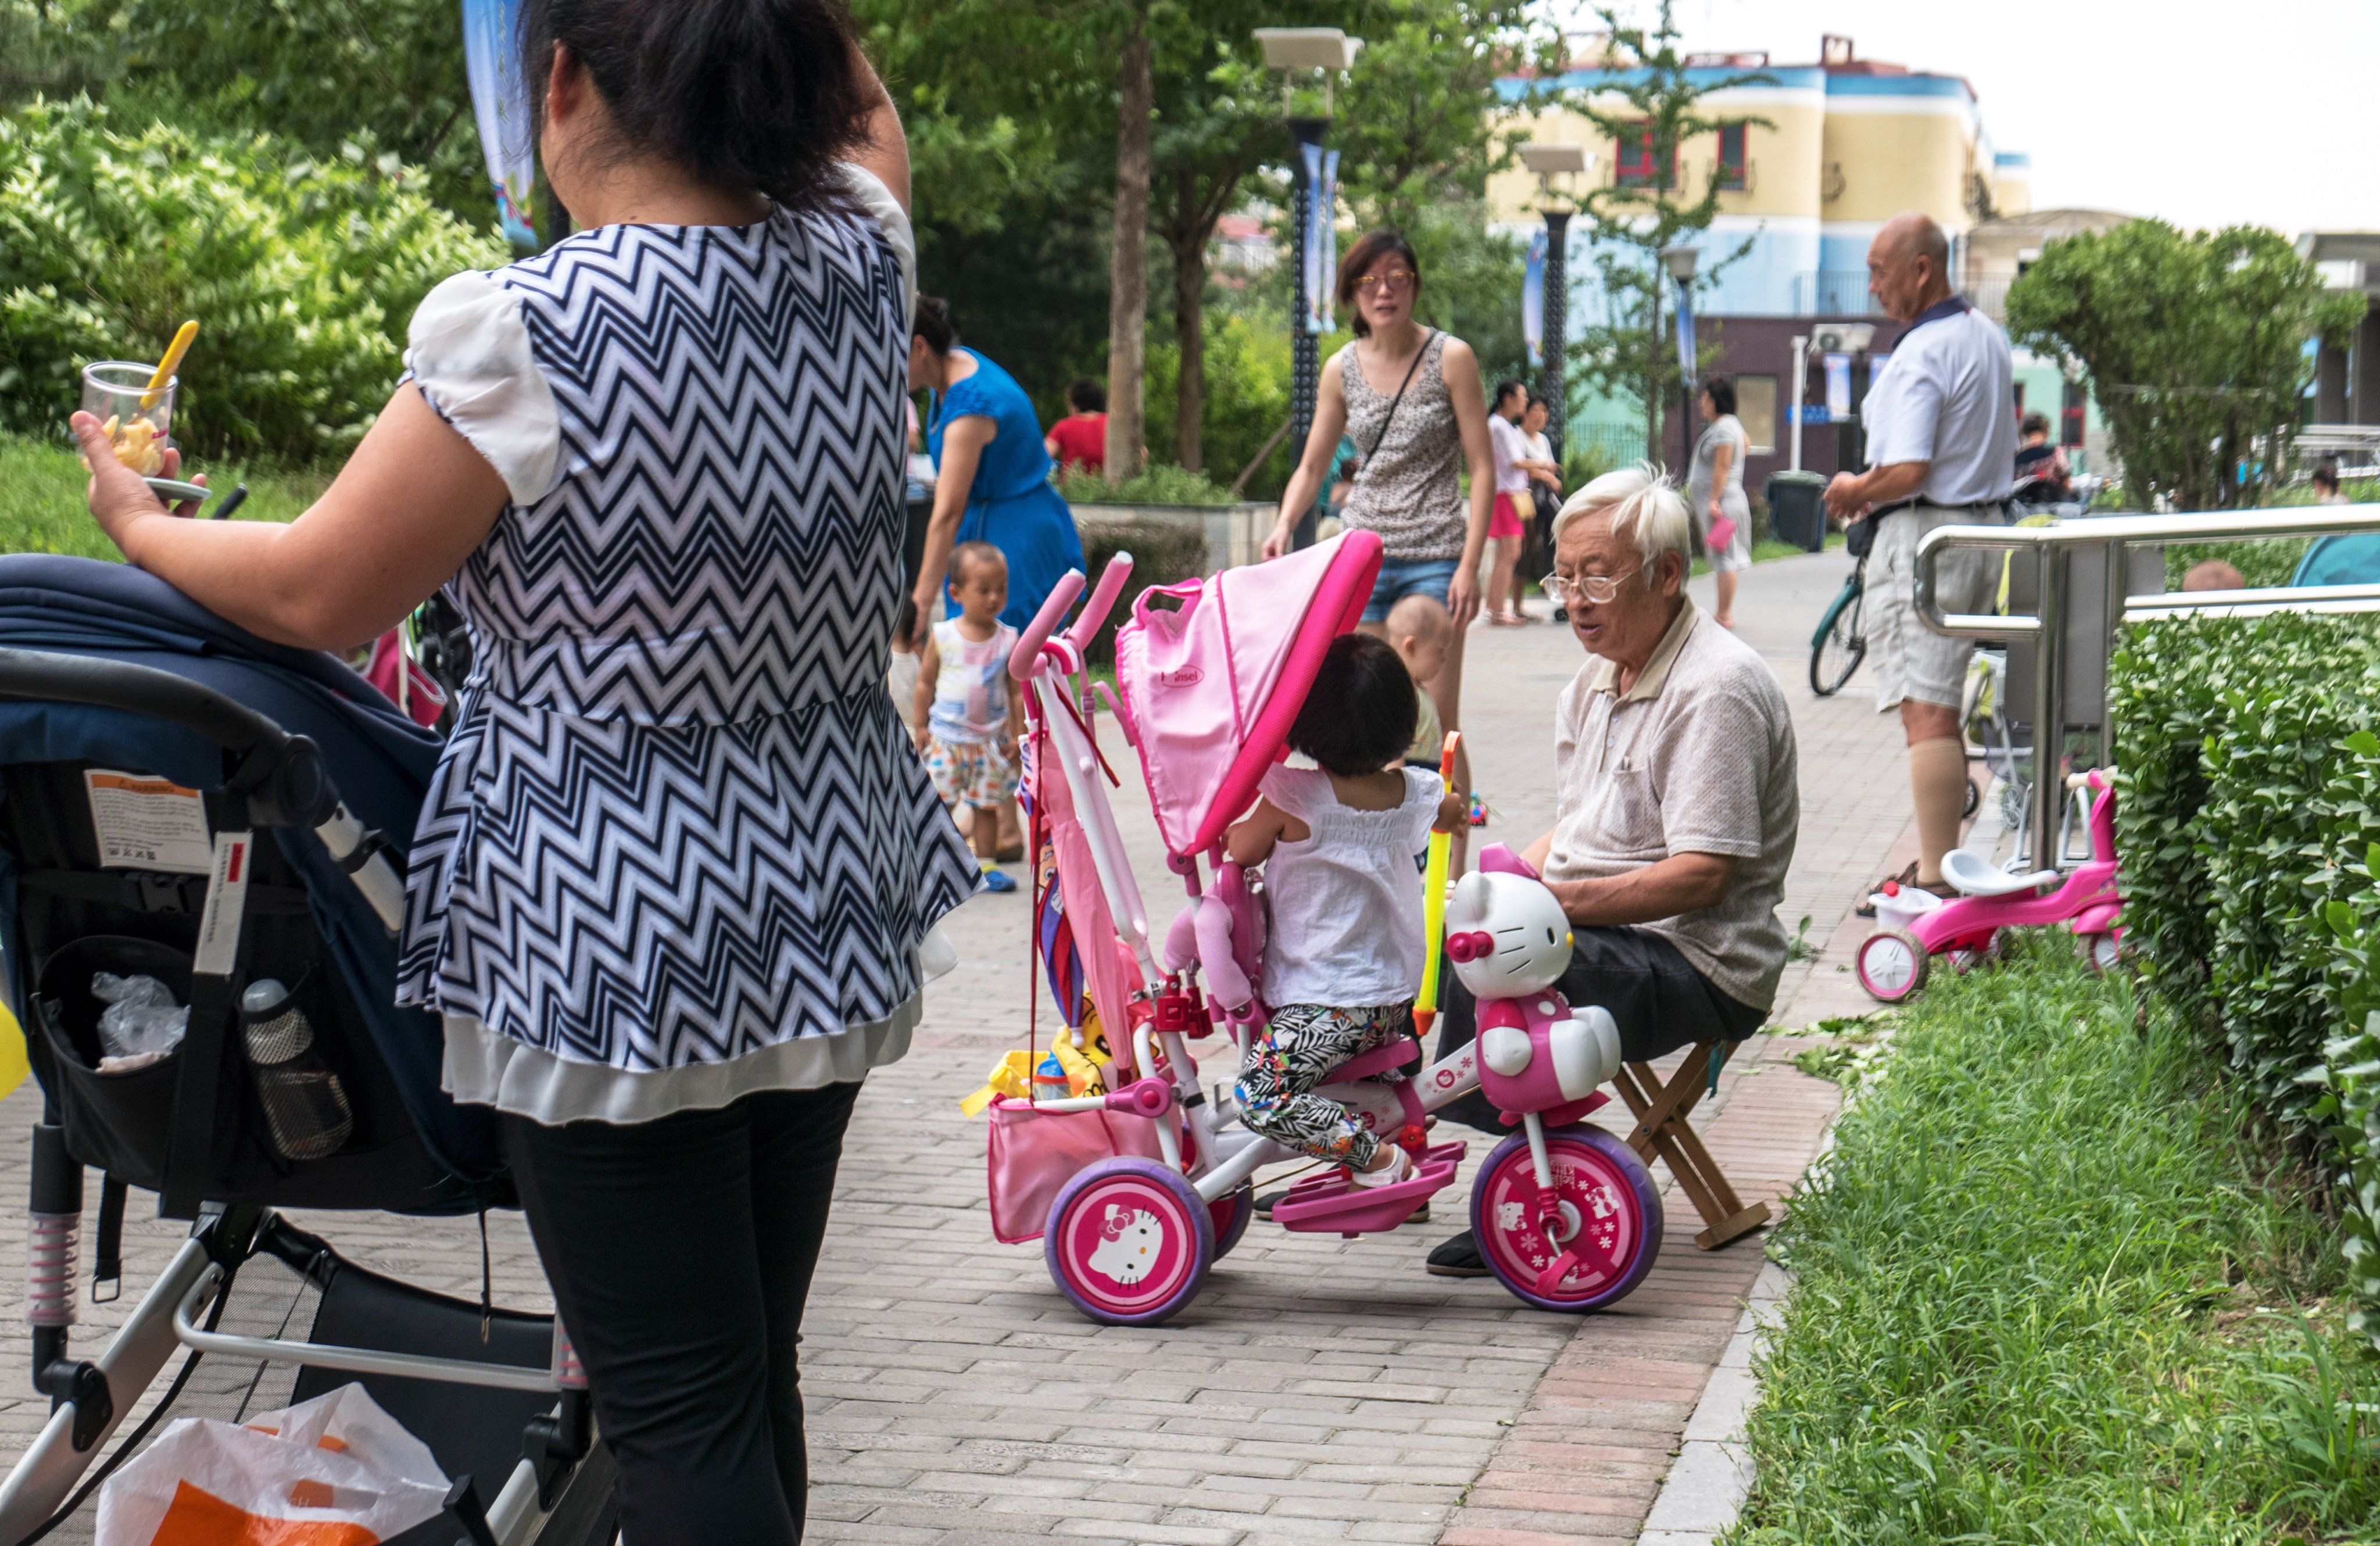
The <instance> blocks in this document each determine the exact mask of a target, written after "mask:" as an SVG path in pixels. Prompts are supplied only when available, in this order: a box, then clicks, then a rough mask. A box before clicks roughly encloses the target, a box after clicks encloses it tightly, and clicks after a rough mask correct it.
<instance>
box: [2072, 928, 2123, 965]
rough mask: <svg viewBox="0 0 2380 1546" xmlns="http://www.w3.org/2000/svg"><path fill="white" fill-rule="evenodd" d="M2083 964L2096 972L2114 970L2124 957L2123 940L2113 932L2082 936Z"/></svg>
mask: <svg viewBox="0 0 2380 1546" xmlns="http://www.w3.org/2000/svg"><path fill="white" fill-rule="evenodd" d="M2082 945H2083V965H2084V966H2086V967H2088V968H2091V969H2092V970H2093V971H2095V972H2105V971H2113V970H2114V969H2115V967H2116V963H2117V962H2118V961H2119V960H2121V959H2122V958H2123V954H2124V946H2123V942H2122V941H2120V940H2119V939H2117V938H2116V936H2115V935H2113V934H2084V935H2083V936H2082Z"/></svg>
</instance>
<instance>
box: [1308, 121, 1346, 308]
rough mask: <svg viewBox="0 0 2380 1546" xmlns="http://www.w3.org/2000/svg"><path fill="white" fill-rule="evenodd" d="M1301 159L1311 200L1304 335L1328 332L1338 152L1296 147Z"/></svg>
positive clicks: (1335, 256)
mask: <svg viewBox="0 0 2380 1546" xmlns="http://www.w3.org/2000/svg"><path fill="white" fill-rule="evenodd" d="M1298 150H1299V152H1302V153H1303V154H1304V155H1305V186H1306V187H1307V188H1308V189H1311V190H1312V194H1313V196H1312V197H1311V198H1309V199H1308V200H1307V201H1306V205H1305V276H1304V277H1305V296H1304V297H1303V299H1304V301H1305V331H1306V332H1308V333H1314V334H1322V333H1328V332H1330V325H1331V315H1330V305H1331V300H1332V296H1331V287H1332V284H1333V282H1334V281H1335V280H1336V279H1337V278H1338V274H1339V223H1338V221H1337V219H1336V218H1335V213H1336V210H1337V206H1338V203H1339V152H1337V151H1326V150H1324V149H1323V148H1322V147H1321V146H1319V145H1300V146H1299V147H1298Z"/></svg>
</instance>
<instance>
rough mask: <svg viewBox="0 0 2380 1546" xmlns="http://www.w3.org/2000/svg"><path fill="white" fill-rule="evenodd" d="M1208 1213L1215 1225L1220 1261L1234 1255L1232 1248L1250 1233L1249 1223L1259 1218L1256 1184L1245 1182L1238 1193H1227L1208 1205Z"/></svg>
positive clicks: (1218, 1258) (1216, 1251)
mask: <svg viewBox="0 0 2380 1546" xmlns="http://www.w3.org/2000/svg"><path fill="white" fill-rule="evenodd" d="M1207 1213H1208V1217H1209V1218H1211V1219H1213V1220H1214V1223H1215V1260H1218V1261H1220V1260H1223V1258H1225V1257H1227V1256H1229V1255H1231V1254H1232V1248H1233V1246H1236V1245H1238V1244H1239V1243H1240V1236H1243V1235H1245V1234H1246V1233H1247V1232H1248V1221H1249V1220H1250V1219H1253V1218H1255V1217H1256V1216H1257V1186H1256V1183H1255V1182H1253V1181H1249V1182H1245V1183H1243V1184H1242V1186H1241V1187H1240V1188H1239V1189H1238V1190H1237V1191H1233V1192H1225V1193H1224V1194H1223V1195H1222V1196H1221V1197H1219V1198H1217V1199H1215V1200H1214V1201H1212V1202H1210V1203H1208V1205H1207Z"/></svg>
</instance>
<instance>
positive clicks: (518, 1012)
mask: <svg viewBox="0 0 2380 1546" xmlns="http://www.w3.org/2000/svg"><path fill="white" fill-rule="evenodd" d="M851 180H852V184H853V189H854V191H855V193H856V196H857V198H858V201H859V202H861V203H862V204H864V205H865V206H867V207H868V210H869V212H870V213H869V214H868V216H865V217H863V216H861V215H857V214H847V213H816V214H804V215H798V216H796V215H789V214H787V213H784V212H783V211H778V212H776V213H774V214H773V215H772V216H771V218H770V219H769V220H767V221H766V222H764V223H762V224H759V225H749V226H667V225H612V226H604V227H601V228H599V229H596V230H591V231H587V232H584V233H581V234H580V235H577V236H575V237H570V238H569V239H568V240H566V241H564V242H561V243H559V244H557V245H556V246H555V247H553V248H552V249H551V250H548V251H546V252H544V253H542V254H540V256H538V257H536V258H532V259H528V260H526V261H524V262H518V263H515V264H513V265H512V266H511V267H509V268H505V269H500V270H497V271H496V272H494V273H493V274H458V275H456V276H455V278H453V279H450V280H448V281H447V282H446V283H445V284H443V285H441V286H439V287H438V288H437V289H436V290H435V291H433V292H432V293H431V296H430V297H429V298H427V299H426V300H425V301H424V302H423V303H422V306H421V310H420V311H419V313H418V314H417V316H416V317H415V319H414V324H413V330H412V338H411V347H409V348H408V349H407V355H406V361H407V368H408V371H409V372H410V375H411V378H412V379H413V380H414V382H415V383H417V384H418V385H419V388H420V389H421V391H422V394H423V396H425V397H426V398H427V399H428V400H429V401H430V403H431V406H432V407H434V408H437V409H438V411H439V412H440V413H441V415H442V416H443V417H444V418H445V419H446V420H447V421H448V422H449V423H451V424H453V425H454V426H455V428H456V429H457V430H459V431H461V432H462V433H463V434H465V435H466V436H467V437H468V438H469V439H470V440H471V442H472V444H474V445H475V446H476V447H478V448H479V449H480V452H481V453H482V454H483V455H485V456H487V457H488V459H489V461H490V462H491V463H492V465H493V466H494V467H495V468H496V469H497V470H498V471H499V472H501V473H502V474H503V475H504V480H505V483H506V486H507V489H508V490H509V493H510V496H511V498H510V502H509V503H508V504H507V505H506V506H505V508H504V513H503V514H502V516H500V517H498V519H497V521H496V524H495V527H494V529H493V530H492V531H490V533H489V535H488V538H487V541H486V542H483V543H482V544H481V545H480V549H479V550H478V551H477V552H476V553H474V554H472V555H471V557H470V559H469V561H468V563H467V564H466V565H465V566H464V568H463V570H462V572H461V573H460V574H458V575H457V576H455V579H454V580H453V581H452V583H451V587H450V589H451V590H452V592H453V594H454V595H455V599H456V601H457V602H458V603H459V604H460V606H461V608H462V611H463V613H464V615H465V616H466V617H467V618H468V620H469V624H470V629H471V637H472V646H473V651H474V652H473V664H472V673H471V679H470V681H469V682H468V685H467V686H466V688H465V689H464V692H463V695H462V700H461V707H460V713H459V717H458V719H457V722H456V724H455V732H454V735H453V736H452V737H451V738H450V739H449V741H448V743H447V746H446V749H445V754H444V756H443V760H442V761H441V762H440V764H439V769H438V774H437V778H436V780H435V782H434V784H433V785H432V786H431V792H430V795H429V797H428V799H427V801H426V802H425V804H424V806H423V808H422V814H421V821H420V826H419V830H418V832H417V833H416V834H415V839H414V847H413V851H412V855H411V859H410V863H409V866H408V875H407V923H406V929H405V933H404V938H403V942H402V956H401V960H400V964H399V980H398V1001H399V1002H400V1003H403V1004H419V1005H422V1006H425V1007H429V1008H431V1009H434V1010H437V1011H439V1012H440V1013H441V1014H443V1016H445V1023H446V1032H447V1034H446V1043H447V1045H446V1066H445V1078H446V1085H447V1088H448V1089H449V1090H451V1091H452V1092H453V1093H454V1094H455V1096H456V1097H457V1098H458V1099H463V1100H468V1101H475V1102H485V1103H492V1104H495V1105H498V1106H501V1107H503V1108H504V1109H506V1110H510V1111H516V1112H519V1113H521V1114H525V1115H529V1116H533V1117H536V1118H537V1119H539V1120H540V1121H545V1122H560V1121H569V1120H575V1119H577V1118H582V1117H589V1116H598V1117H603V1118H606V1119H608V1120H613V1121H634V1120H643V1119H647V1118H650V1117H655V1116H660V1115H663V1114H667V1113H668V1112H670V1111H674V1110H681V1109H686V1108H688V1107H695V1106H710V1105H718V1104H723V1103H725V1102H727V1101H731V1100H734V1099H735V1098H736V1097H738V1096H740V1095H742V1094H745V1093H748V1092H750V1091H751V1090H756V1089H768V1088H780V1089H782V1088H803V1087H810V1086H816V1085H820V1084H825V1083H830V1082H834V1081H836V1080H839V1079H848V1078H855V1077H858V1076H859V1075H860V1074H862V1073H864V1072H865V1071H866V1069H867V1067H868V1066H869V1065H872V1064H875V1063H880V1062H883V1061H888V1060H889V1059H890V1058H892V1057H897V1056H899V1055H900V1053H902V1052H903V1051H905V1049H906V1045H907V1039H908V1032H909V1029H910V1027H911V1026H913V1025H914V1024H915V1022H916V1019H917V1002H918V991H919V988H920V986H921V978H922V976H923V974H924V971H925V969H926V968H925V967H924V966H923V965H921V959H920V956H921V946H924V947H925V954H926V955H928V956H930V955H931V954H932V953H933V948H934V947H935V946H938V945H939V944H940V941H939V938H936V939H934V940H932V941H930V942H929V939H928V933H929V929H930V928H931V926H932V924H933V922H934V920H935V919H938V918H939V917H940V916H941V914H943V913H944V912H946V911H948V910H949V909H950V908H951V907H954V906H955V905H957V904H958V903H959V902H960V901H962V900H964V899H965V897H966V896H967V895H969V893H970V892H971V891H972V890H973V889H974V887H975V884H976V867H975V865H974V863H973V861H972V860H971V859H970V858H968V856H967V854H966V852H965V846H964V845H963V844H962V842H961V841H960V839H959V836H958V834H957V832H956V831H955V829H954V828H953V826H952V823H951V822H950V819H949V818H948V817H947V816H946V815H945V814H944V813H943V810H942V808H941V804H940V802H939V801H937V800H936V798H935V797H934V793H933V790H932V787H931V785H929V783H928V781H927V778H926V775H925V773H924V771H923V770H922V769H921V768H920V767H919V765H918V763H917V756H916V754H915V752H914V751H913V749H911V745H910V742H909V739H908V736H907V735H906V734H905V731H904V729H903V726H902V723H901V719H900V716H899V714H898V713H897V712H895V711H894V709H893V706H892V700H891V698H890V697H889V696H888V695H887V693H886V691H885V688H884V680H885V669H886V661H887V654H888V651H887V641H888V639H889V638H890V636H891V633H892V624H893V617H894V614H895V611H896V608H897V606H898V603H899V597H900V594H901V590H902V566H901V547H900V538H901V530H902V520H903V492H904V488H903V481H902V475H903V467H904V461H905V451H906V444H905V415H904V413H903V406H904V405H903V398H904V395H905V391H906V388H907V357H908V331H909V330H908V325H907V312H908V304H909V295H910V293H911V291H910V286H911V281H910V277H909V268H910V251H911V250H910V247H909V230H908V223H907V221H906V219H905V217H904V216H903V215H902V213H901V211H900V207H899V206H898V205H897V204H895V203H893V202H892V199H891V197H890V195H889V194H887V193H886V192H885V191H884V189H883V187H882V185H881V184H880V183H878V182H876V181H875V180H874V179H873V178H872V177H868V176H867V174H865V173H864V172H859V171H857V170H856V169H853V172H852V179H851Z"/></svg>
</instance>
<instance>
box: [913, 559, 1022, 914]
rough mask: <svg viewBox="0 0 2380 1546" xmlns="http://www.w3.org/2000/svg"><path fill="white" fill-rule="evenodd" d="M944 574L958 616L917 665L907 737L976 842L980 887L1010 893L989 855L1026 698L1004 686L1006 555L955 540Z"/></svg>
mask: <svg viewBox="0 0 2380 1546" xmlns="http://www.w3.org/2000/svg"><path fill="white" fill-rule="evenodd" d="M950 576H951V591H952V594H953V595H954V596H956V597H957V598H958V603H959V615H957V616H955V617H948V618H944V619H943V620H942V621H941V622H939V623H937V624H935V625H934V631H933V633H932V635H931V636H930V637H929V639H927V641H926V649H925V653H924V655H923V656H922V658H920V659H919V661H918V663H917V699H916V707H917V721H918V723H917V727H916V729H915V731H914V732H913V734H915V735H916V736H917V749H918V751H920V752H921V753H923V754H924V756H925V761H926V773H927V775H928V776H929V777H930V778H931V779H932V780H933V781H934V792H935V793H936V794H938V795H940V796H941V797H942V803H943V804H944V805H947V806H949V807H950V808H951V811H952V814H953V816H954V817H957V818H958V820H959V823H960V827H961V830H963V831H965V833H966V834H967V835H968V837H969V839H970V840H971V841H972V842H973V843H974V845H975V851H976V856H977V859H978V860H979V861H980V862H981V864H982V866H983V885H984V889H985V890H986V891H996V892H1008V891H1014V890H1015V889H1016V882H1015V881H1014V879H1013V878H1012V877H1010V876H1009V875H1007V874H1005V873H1003V872H1002V870H1001V868H1000V861H999V859H998V858H997V855H998V853H999V849H1000V808H1001V807H1002V806H1003V805H1006V804H1007V803H1008V802H1009V801H1010V800H1013V799H1014V798H1015V797H1016V783H1017V773H1018V767H1017V761H1016V739H1017V737H1018V736H1020V735H1022V734H1023V733H1024V730H1025V700H1023V699H1022V698H1020V697H1018V696H1017V695H1016V694H1015V693H1014V692H1012V691H1010V690H1009V686H1008V656H1009V653H1010V651H1014V649H1015V648H1016V630H1015V629H1014V628H1013V627H1009V626H1008V625H1007V624H1005V623H1003V622H1002V621H1001V620H1000V611H1001V608H1002V607H1004V606H1006V605H1007V604H1008V560H1007V559H1006V558H1005V557H1003V556H1002V554H1001V551H1000V550H999V549H998V548H996V547H993V546H992V545H991V544H990V542H961V543H960V544H959V545H958V546H957V547H956V548H954V549H953V550H952V552H951V570H950Z"/></svg>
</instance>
